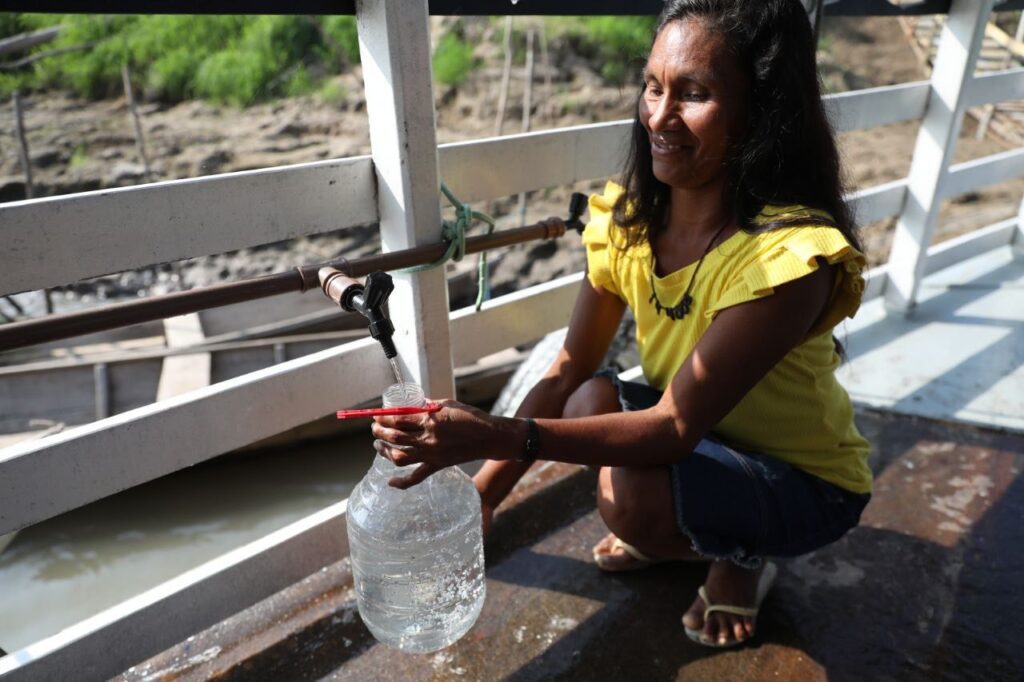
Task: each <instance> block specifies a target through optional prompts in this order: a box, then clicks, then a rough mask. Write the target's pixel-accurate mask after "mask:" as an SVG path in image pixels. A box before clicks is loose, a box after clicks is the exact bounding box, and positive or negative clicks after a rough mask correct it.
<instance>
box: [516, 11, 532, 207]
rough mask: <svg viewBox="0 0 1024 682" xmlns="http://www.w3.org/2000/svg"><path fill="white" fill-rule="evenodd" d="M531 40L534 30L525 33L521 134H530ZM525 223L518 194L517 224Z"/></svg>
mask: <svg viewBox="0 0 1024 682" xmlns="http://www.w3.org/2000/svg"><path fill="white" fill-rule="evenodd" d="M533 39H534V30H533V29H532V28H531V29H530V30H528V31H527V32H526V81H525V82H524V83H523V132H524V133H528V132H530V115H531V110H532V109H533ZM525 222H526V192H520V193H519V223H520V224H523V223H525Z"/></svg>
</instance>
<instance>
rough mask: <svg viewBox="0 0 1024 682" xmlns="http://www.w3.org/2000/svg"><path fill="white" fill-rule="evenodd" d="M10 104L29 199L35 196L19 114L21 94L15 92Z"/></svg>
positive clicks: (25, 140)
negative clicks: (12, 108) (12, 107)
mask: <svg viewBox="0 0 1024 682" xmlns="http://www.w3.org/2000/svg"><path fill="white" fill-rule="evenodd" d="M11 104H12V105H13V106H14V134H15V135H16V136H17V138H18V145H19V146H18V154H19V156H20V158H21V169H22V171H23V172H24V173H25V198H26V199H31V198H33V197H34V196H35V190H34V188H33V187H32V164H31V163H30V162H29V158H28V139H27V138H26V137H25V122H24V119H23V117H22V112H21V93H20V92H18V91H17V90H15V91H14V94H13V95H11Z"/></svg>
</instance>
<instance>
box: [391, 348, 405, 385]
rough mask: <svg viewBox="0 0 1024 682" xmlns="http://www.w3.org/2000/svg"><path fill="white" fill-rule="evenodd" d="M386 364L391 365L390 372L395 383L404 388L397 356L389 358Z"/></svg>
mask: <svg viewBox="0 0 1024 682" xmlns="http://www.w3.org/2000/svg"><path fill="white" fill-rule="evenodd" d="M388 362H390V363H391V371H392V372H393V373H394V375H395V383H396V384H400V385H403V386H404V385H405V379H404V378H402V370H401V369H399V367H398V356H397V355H396V356H395V357H393V358H389V359H388Z"/></svg>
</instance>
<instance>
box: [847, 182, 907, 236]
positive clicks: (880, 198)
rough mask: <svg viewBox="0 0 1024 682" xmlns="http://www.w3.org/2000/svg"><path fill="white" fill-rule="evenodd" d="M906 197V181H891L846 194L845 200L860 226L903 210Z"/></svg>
mask: <svg viewBox="0 0 1024 682" xmlns="http://www.w3.org/2000/svg"><path fill="white" fill-rule="evenodd" d="M906 196H907V179H906V178H901V179H900V180H893V181H892V182H886V183H883V184H881V185H875V186H874V187H869V188H867V189H862V190H859V191H857V192H851V193H850V194H847V195H846V197H845V199H846V202H847V203H848V204H850V207H851V208H852V209H853V212H854V215H855V216H857V222H858V223H859V224H861V225H867V224H868V223H873V222H875V221H876V220H882V219H883V218H888V217H890V216H894V215H896V214H898V213H899V212H900V210H901V209H902V208H903V202H904V200H905V199H906Z"/></svg>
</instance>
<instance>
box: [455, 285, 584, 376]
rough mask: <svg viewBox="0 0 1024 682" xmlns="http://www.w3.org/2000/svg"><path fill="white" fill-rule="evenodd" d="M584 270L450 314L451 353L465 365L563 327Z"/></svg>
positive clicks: (460, 363)
mask: <svg viewBox="0 0 1024 682" xmlns="http://www.w3.org/2000/svg"><path fill="white" fill-rule="evenodd" d="M582 280H583V273H579V272H577V273H575V274H572V275H566V276H565V277H559V278H558V279H556V280H552V281H551V282H545V283H544V284H539V285H537V286H533V287H530V288H528V289H524V290H522V291H517V292H516V293H514V294H509V295H507V296H502V297H500V298H497V299H495V300H493V301H487V302H485V303H484V305H483V307H482V308H481V310H480V312H479V313H477V312H476V311H475V309H474V307H472V306H470V307H468V308H463V309H461V310H458V311H455V312H453V313H452V316H451V319H452V322H451V324H452V356H453V357H454V359H455V364H457V365H460V366H461V365H466V364H469V363H471V362H473V361H474V360H476V359H477V358H481V357H484V356H485V355H490V354H491V353H495V352H497V351H499V350H502V349H505V348H509V347H511V346H518V345H520V344H524V343H528V342H530V341H534V340H536V339H538V338H540V337H541V336H544V335H545V334H547V333H548V332H550V331H552V330H554V329H559V328H561V327H564V326H565V324H566V322H567V321H568V319H569V315H570V314H571V313H572V308H573V305H574V304H575V302H576V296H577V294H578V292H579V289H580V282H581V281H582Z"/></svg>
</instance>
